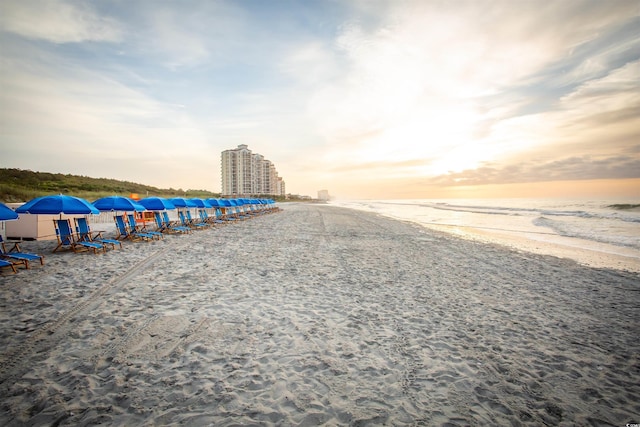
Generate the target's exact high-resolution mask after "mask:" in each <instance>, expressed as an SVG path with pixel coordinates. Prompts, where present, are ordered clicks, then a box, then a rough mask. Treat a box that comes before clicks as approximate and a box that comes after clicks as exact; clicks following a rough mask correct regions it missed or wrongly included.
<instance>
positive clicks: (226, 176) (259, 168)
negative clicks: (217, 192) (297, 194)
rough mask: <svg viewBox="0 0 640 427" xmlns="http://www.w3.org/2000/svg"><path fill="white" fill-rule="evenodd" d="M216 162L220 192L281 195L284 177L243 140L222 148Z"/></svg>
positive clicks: (238, 194) (239, 194)
mask: <svg viewBox="0 0 640 427" xmlns="http://www.w3.org/2000/svg"><path fill="white" fill-rule="evenodd" d="M220 163H221V171H222V195H223V196H251V195H273V196H284V195H285V185H284V180H283V179H282V178H281V177H279V176H278V172H277V171H276V167H275V166H274V164H273V163H272V162H270V161H269V160H267V159H265V158H264V156H263V155H261V154H258V153H252V152H251V150H249V147H248V146H247V145H246V144H240V145H238V148H234V149H231V150H225V151H223V152H222V154H221V156H220Z"/></svg>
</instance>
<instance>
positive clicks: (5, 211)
mask: <svg viewBox="0 0 640 427" xmlns="http://www.w3.org/2000/svg"><path fill="white" fill-rule="evenodd" d="M14 219H18V214H17V213H15V211H14V210H13V209H11V208H10V207H8V206H7V205H5V204H4V203H0V221H12V220H14Z"/></svg>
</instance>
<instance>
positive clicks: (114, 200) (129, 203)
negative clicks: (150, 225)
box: [93, 196, 147, 212]
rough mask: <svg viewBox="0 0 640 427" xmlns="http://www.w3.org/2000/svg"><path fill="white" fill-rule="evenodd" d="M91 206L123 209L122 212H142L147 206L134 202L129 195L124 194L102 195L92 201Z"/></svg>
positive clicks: (115, 209) (101, 208)
mask: <svg viewBox="0 0 640 427" xmlns="http://www.w3.org/2000/svg"><path fill="white" fill-rule="evenodd" d="M93 206H95V207H96V208H97V209H98V210H100V211H106V212H110V211H123V212H132V211H136V212H142V211H146V210H147V208H145V207H144V206H142V205H141V204H140V203H138V202H136V201H135V200H133V199H130V198H129V197H124V196H108V197H103V198H101V199H98V200H96V201H95V202H93Z"/></svg>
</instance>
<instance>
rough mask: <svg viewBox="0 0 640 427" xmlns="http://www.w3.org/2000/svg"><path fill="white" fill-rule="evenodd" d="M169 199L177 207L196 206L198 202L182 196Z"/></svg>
mask: <svg viewBox="0 0 640 427" xmlns="http://www.w3.org/2000/svg"><path fill="white" fill-rule="evenodd" d="M169 201H170V202H171V203H173V205H174V206H175V207H176V208H195V207H196V204H195V203H194V202H193V201H191V200H190V199H185V198H182V197H174V198H172V199H169Z"/></svg>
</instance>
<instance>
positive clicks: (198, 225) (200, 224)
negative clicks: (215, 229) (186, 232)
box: [185, 210, 211, 230]
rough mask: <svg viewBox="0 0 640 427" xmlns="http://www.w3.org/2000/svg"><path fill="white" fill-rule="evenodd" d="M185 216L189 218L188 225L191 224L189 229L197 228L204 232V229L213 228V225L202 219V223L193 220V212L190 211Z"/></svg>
mask: <svg viewBox="0 0 640 427" xmlns="http://www.w3.org/2000/svg"><path fill="white" fill-rule="evenodd" d="M185 215H186V216H187V218H186V220H187V223H188V224H189V227H196V228H199V229H201V230H202V229H203V228H207V227H210V226H211V224H208V223H206V222H204V221H202V219H200V221H196V220H194V219H193V218H191V211H189V210H187V211H186V212H185Z"/></svg>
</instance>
